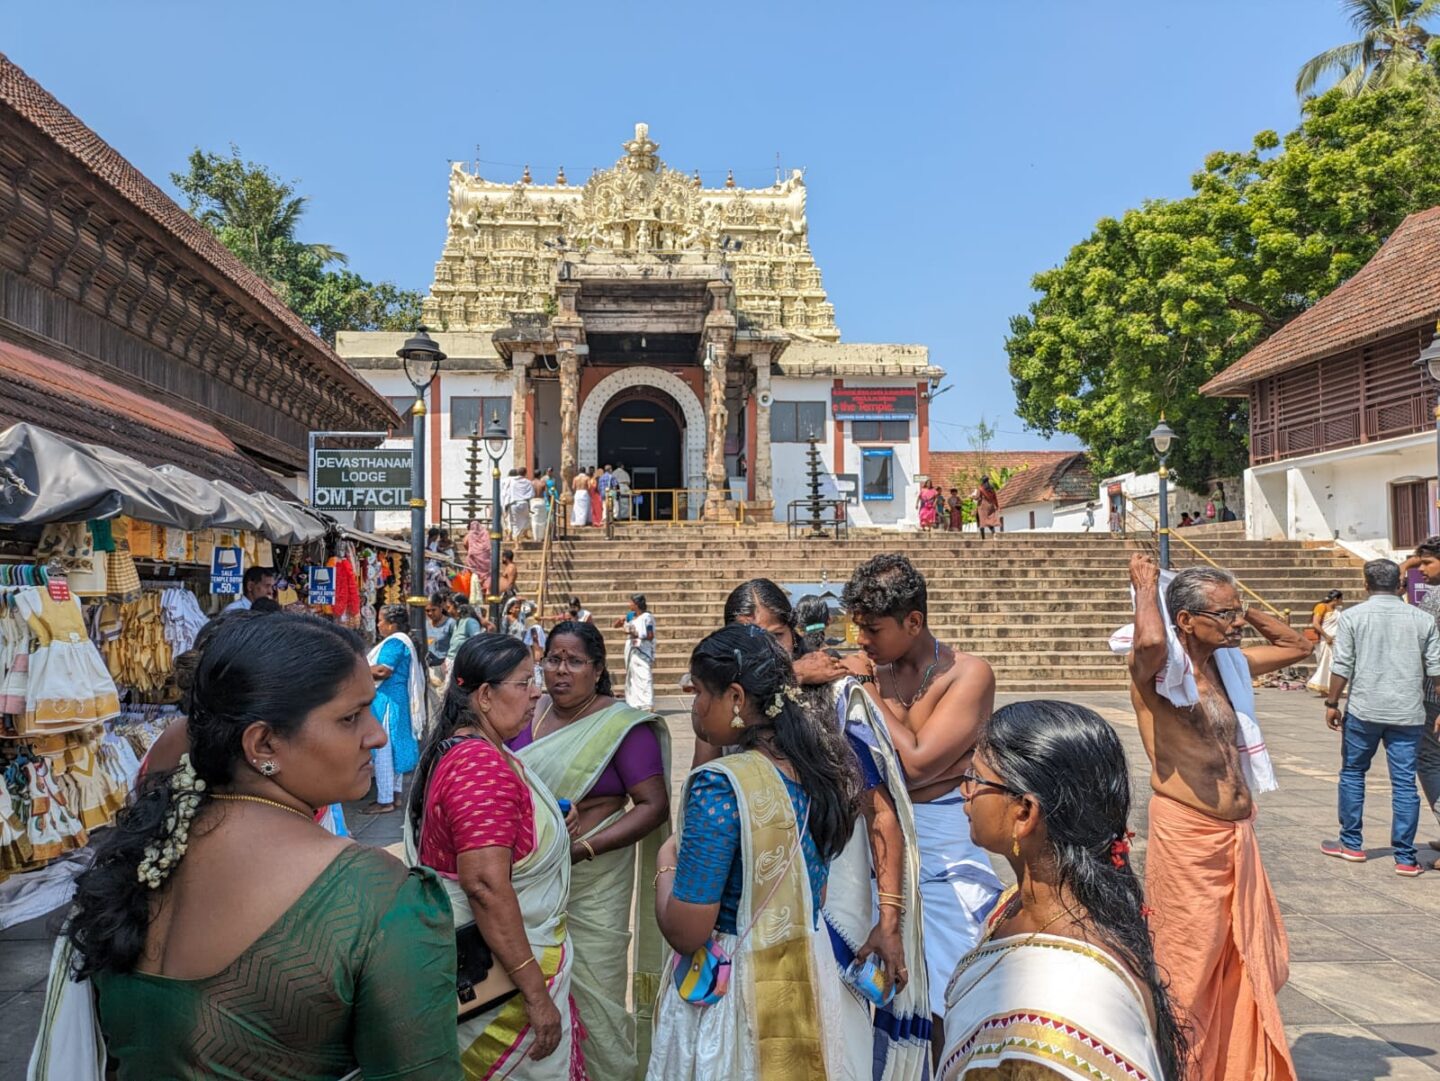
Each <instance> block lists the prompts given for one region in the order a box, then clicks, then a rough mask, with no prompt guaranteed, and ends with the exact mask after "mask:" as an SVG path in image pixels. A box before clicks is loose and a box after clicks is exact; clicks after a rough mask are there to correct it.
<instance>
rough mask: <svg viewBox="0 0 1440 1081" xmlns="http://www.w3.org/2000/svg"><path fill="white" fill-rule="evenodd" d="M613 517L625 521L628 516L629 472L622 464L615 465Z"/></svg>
mask: <svg viewBox="0 0 1440 1081" xmlns="http://www.w3.org/2000/svg"><path fill="white" fill-rule="evenodd" d="M613 475H614V477H615V519H616V521H621V522H623V521H625V520H626V519H628V518H629V517H630V511H631V505H630V499H631V495H630V474H629V473H628V472H627V471H626V469H625V466H624V465H617V466H616V467H615V473H614V474H613Z"/></svg>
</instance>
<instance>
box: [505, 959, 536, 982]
mask: <svg viewBox="0 0 1440 1081" xmlns="http://www.w3.org/2000/svg"><path fill="white" fill-rule="evenodd" d="M534 963H535V958H533V957H527V958H526V959H525V960H523V961H521V962H520V963H519V964H518V965H516V966H515V967H514V968H507V969H506V970H505V973H506V975H508V976H509V977H510V978H511V979H514V978H515V973H517V972H519V971H520V970H521V969H522V968H524V967H525V966H526V965H533V964H534Z"/></svg>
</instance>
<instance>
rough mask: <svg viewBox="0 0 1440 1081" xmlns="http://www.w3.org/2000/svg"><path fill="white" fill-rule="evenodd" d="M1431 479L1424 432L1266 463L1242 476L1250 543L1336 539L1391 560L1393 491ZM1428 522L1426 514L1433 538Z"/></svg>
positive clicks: (1429, 443)
mask: <svg viewBox="0 0 1440 1081" xmlns="http://www.w3.org/2000/svg"><path fill="white" fill-rule="evenodd" d="M1435 472H1436V470H1435V436H1434V435H1433V434H1431V433H1429V432H1423V433H1419V434H1417V435H1408V436H1402V437H1400V438H1398V439H1387V440H1382V441H1380V442H1376V443H1369V444H1365V445H1362V446H1357V447H1346V448H1344V449H1343V450H1337V451H1330V452H1327V453H1324V454H1312V455H1306V456H1305V457H1302V458H1292V459H1289V460H1287V461H1283V462H1271V463H1268V464H1266V465H1263V466H1258V467H1255V468H1252V469H1248V470H1246V472H1245V495H1246V502H1247V505H1248V506H1249V509H1250V513H1249V516H1248V518H1247V521H1246V529H1247V532H1248V535H1249V536H1250V537H1251V538H1252V539H1256V540H1260V539H1267V538H1289V539H1291V540H1327V541H1328V540H1340V541H1345V542H1348V543H1353V544H1359V545H1364V546H1366V547H1367V548H1368V549H1370V550H1375V551H1381V552H1387V553H1390V554H1398V551H1397V549H1396V548H1395V544H1394V542H1395V538H1393V537H1392V536H1391V532H1392V513H1391V511H1392V494H1391V490H1392V486H1393V485H1394V484H1396V483H1401V482H1407V481H1417V480H1427V479H1431V478H1433V477H1434V476H1435ZM1434 518H1435V512H1434V510H1433V509H1432V510H1431V525H1430V531H1432V532H1433V531H1434V530H1435V528H1436V522H1435V520H1434ZM1404 554H1407V555H1408V554H1409V553H1408V552H1406V553H1404Z"/></svg>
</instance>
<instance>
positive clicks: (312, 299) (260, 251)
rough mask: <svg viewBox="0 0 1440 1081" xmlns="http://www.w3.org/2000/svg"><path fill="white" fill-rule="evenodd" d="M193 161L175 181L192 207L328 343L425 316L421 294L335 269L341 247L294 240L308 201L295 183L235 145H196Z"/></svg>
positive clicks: (174, 175)
mask: <svg viewBox="0 0 1440 1081" xmlns="http://www.w3.org/2000/svg"><path fill="white" fill-rule="evenodd" d="M187 164H188V166H189V168H188V169H187V171H186V172H183V173H172V174H171V175H170V179H171V181H173V182H174V184H175V186H176V187H177V188H178V189H179V190H180V191H181V193H183V194H184V195H185V197H186V199H187V200H188V201H189V210H190V213H191V214H193V215H195V217H196V218H197V219H199V220H200V221H201V222H202V223H203V224H204V225H206V226H207V227H208V228H209V229H210V231H211V232H213V233H214V234H215V236H216V237H217V238H218V239H219V240H220V242H221V243H222V244H224V245H225V246H226V247H227V248H229V249H230V250H231V251H232V252H234V253H235V255H236V256H237V257H238V258H239V259H240V260H241V262H243V263H244V264H245V265H246V266H248V267H249V268H250V269H251V270H253V271H255V273H257V274H259V275H260V276H261V277H262V278H264V279H265V281H266V282H267V283H268V284H269V285H270V287H271V288H272V289H273V290H274V291H275V293H276V295H277V296H279V297H280V299H281V300H283V301H284V302H285V303H286V304H287V305H288V306H289V307H290V309H291V310H292V311H294V312H295V314H296V315H298V316H300V318H301V319H302V320H304V322H305V323H306V324H307V325H308V326H309V327H310V328H311V329H312V330H314V331H315V333H316V334H318V335H319V336H320V337H321V338H323V339H325V341H327V342H329V343H331V344H333V343H334V341H335V334H336V332H337V331H341V330H408V329H410V328H411V327H414V326H415V325H416V324H417V323H418V322H419V321H420V301H421V297H420V294H419V293H416V292H412V291H410V290H406V289H400V288H399V287H397V286H396V285H395V284H394V283H393V282H378V283H376V282H370V281H367V280H366V279H364V278H362V277H361V276H360V275H358V274H355V273H354V272H352V271H349V270H343V269H341V270H332V269H329V266H330V264H332V263H340V264H344V263H345V262H346V257H345V255H344V254H343V253H342V252H339V251H336V250H335V249H334V248H333V247H331V246H330V245H328V244H309V243H303V242H301V241H300V240H298V239H296V235H295V234H296V231H297V230H298V228H299V225H300V220H301V218H302V217H303V216H304V213H305V204H306V202H307V200H306V197H305V196H303V195H299V194H297V193H296V189H295V184H294V183H293V182H291V181H286V180H282V179H281V178H280V177H279V176H278V175H277V174H275V173H274V172H272V171H271V170H270V169H268V168H266V167H265V166H264V165H260V164H257V163H256V162H253V161H245V160H244V159H243V158H242V157H241V155H240V150H239V148H238V147H236V146H234V145H232V146H231V147H230V154H229V156H225V155H221V154H215V153H209V152H205V151H202V150H199V149H196V150H195V151H193V152H192V153H191V155H190V157H189V159H188V161H187Z"/></svg>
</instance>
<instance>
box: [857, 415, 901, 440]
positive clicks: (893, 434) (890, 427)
mask: <svg viewBox="0 0 1440 1081" xmlns="http://www.w3.org/2000/svg"><path fill="white" fill-rule="evenodd" d="M850 438H851V439H852V440H854V441H855V442H856V443H908V442H909V441H910V422H909V421H908V420H852V421H851V422H850Z"/></svg>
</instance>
